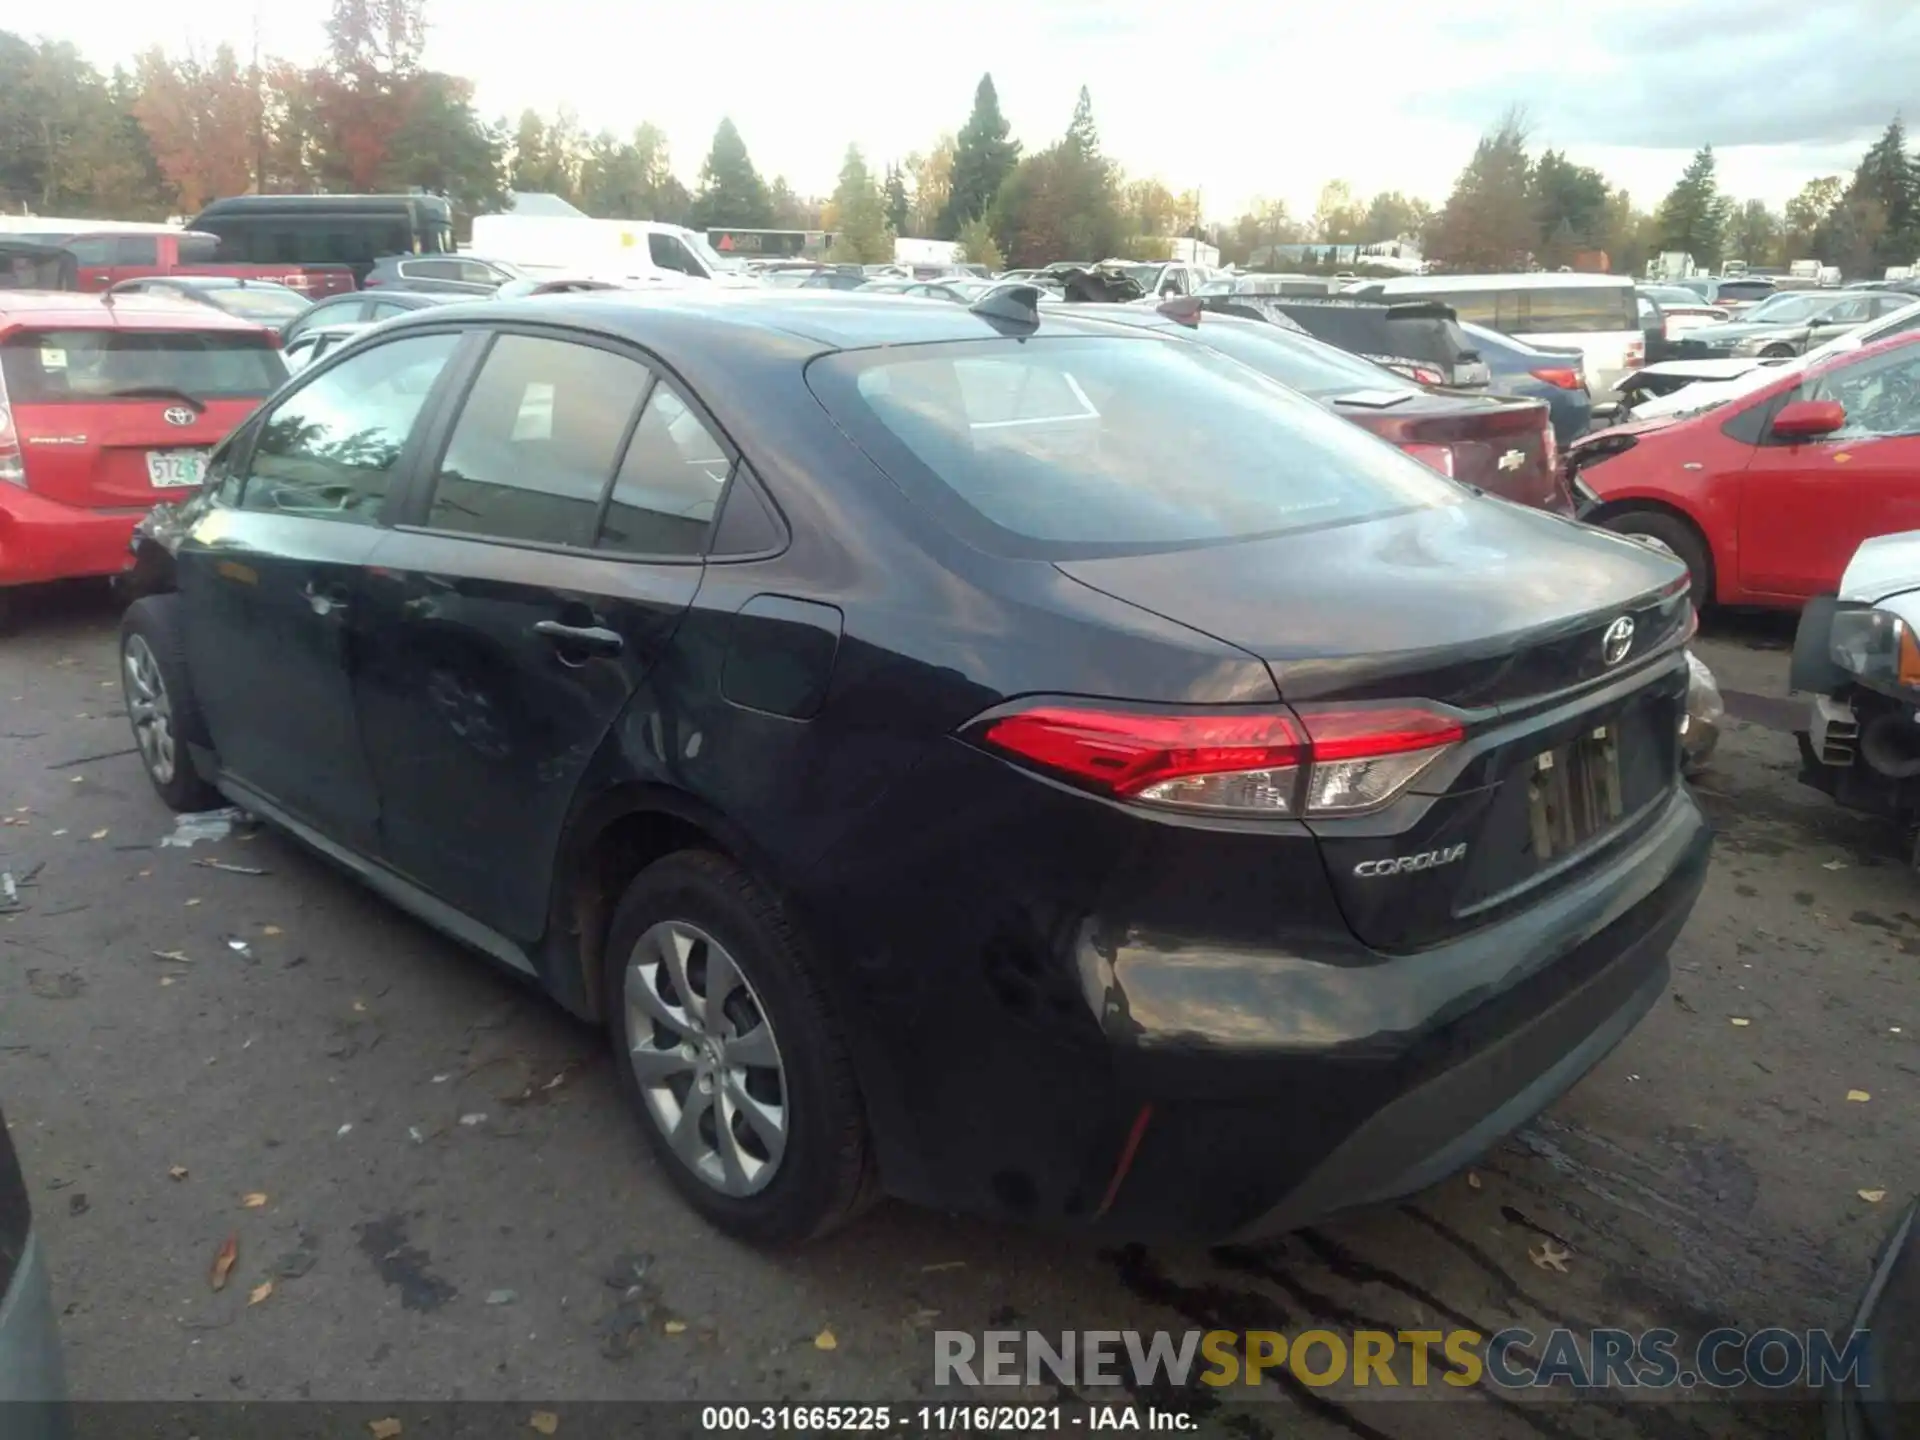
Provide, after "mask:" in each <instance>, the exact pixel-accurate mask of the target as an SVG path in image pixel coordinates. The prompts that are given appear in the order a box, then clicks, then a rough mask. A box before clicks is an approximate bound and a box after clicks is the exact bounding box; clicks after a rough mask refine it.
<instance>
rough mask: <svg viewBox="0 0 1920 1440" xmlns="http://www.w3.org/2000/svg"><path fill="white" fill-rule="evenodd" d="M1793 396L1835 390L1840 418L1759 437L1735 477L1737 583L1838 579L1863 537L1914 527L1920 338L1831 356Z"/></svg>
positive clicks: (1814, 591) (1783, 593) (1827, 394)
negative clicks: (1794, 433) (1831, 425)
mask: <svg viewBox="0 0 1920 1440" xmlns="http://www.w3.org/2000/svg"><path fill="white" fill-rule="evenodd" d="M1788 398H1789V401H1792V400H1837V401H1838V402H1839V403H1840V404H1841V405H1842V406H1843V407H1844V408H1845V410H1846V412H1847V420H1846V424H1845V425H1844V426H1842V427H1841V429H1840V430H1838V431H1837V432H1835V433H1834V434H1832V435H1828V436H1823V437H1821V438H1819V439H1816V440H1802V441H1787V440H1779V439H1772V438H1763V439H1762V441H1761V443H1760V445H1759V446H1758V447H1757V448H1756V449H1755V450H1754V452H1753V459H1752V461H1751V462H1750V463H1749V465H1748V467H1747V472H1746V475H1745V476H1744V477H1743V480H1742V484H1741V487H1740V548H1739V556H1740V561H1739V563H1740V580H1741V588H1742V589H1743V590H1745V591H1746V592H1747V593H1749V594H1751V595H1754V596H1756V597H1760V596H1774V597H1800V598H1804V597H1807V596H1812V595H1820V594H1825V593H1828V592H1830V591H1833V590H1834V589H1836V588H1837V587H1838V585H1839V583H1840V576H1841V574H1842V572H1843V571H1845V569H1846V568H1847V562H1848V561H1849V560H1851V559H1852V558H1853V552H1854V551H1855V550H1856V549H1858V548H1859V545H1860V542H1861V541H1862V540H1865V539H1867V538H1869V537H1871V536H1874V535H1888V534H1892V533H1895V532H1897V531H1903V530H1920V344H1914V345H1902V346H1899V347H1898V348H1897V349H1894V350H1892V351H1890V352H1888V353H1886V354H1882V355H1873V356H1868V357H1866V358H1864V359H1857V360H1849V361H1842V362H1838V363H1835V364H1834V365H1832V366H1831V367H1829V368H1827V369H1825V370H1823V371H1821V372H1820V373H1819V374H1818V375H1816V376H1814V377H1813V378H1812V379H1811V380H1808V381H1806V382H1804V383H1802V384H1801V385H1800V387H1799V388H1798V389H1797V390H1795V391H1794V392H1793V394H1792V395H1791V396H1790V397H1788Z"/></svg>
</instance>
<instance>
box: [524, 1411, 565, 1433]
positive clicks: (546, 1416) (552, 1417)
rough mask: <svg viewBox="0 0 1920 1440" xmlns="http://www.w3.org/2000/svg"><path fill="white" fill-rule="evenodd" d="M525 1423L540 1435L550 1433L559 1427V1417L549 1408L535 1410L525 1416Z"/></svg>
mask: <svg viewBox="0 0 1920 1440" xmlns="http://www.w3.org/2000/svg"><path fill="white" fill-rule="evenodd" d="M527 1424H529V1425H531V1426H532V1427H533V1428H534V1429H536V1430H538V1431H539V1432H540V1433H541V1434H542V1435H551V1434H553V1432H554V1431H556V1430H558V1429H559V1428H560V1417H559V1416H558V1415H556V1414H554V1413H553V1411H551V1410H536V1411H534V1412H533V1414H532V1415H530V1416H528V1417H527Z"/></svg>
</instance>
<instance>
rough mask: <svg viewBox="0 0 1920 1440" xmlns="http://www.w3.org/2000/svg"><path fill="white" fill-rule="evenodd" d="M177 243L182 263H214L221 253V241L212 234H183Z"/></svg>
mask: <svg viewBox="0 0 1920 1440" xmlns="http://www.w3.org/2000/svg"><path fill="white" fill-rule="evenodd" d="M175 243H176V244H177V245H178V246H179V255H180V263H181V264H182V265H212V264H214V263H215V262H216V261H217V259H218V258H219V255H220V241H219V240H218V239H217V238H215V237H214V236H212V235H182V236H180V237H178V239H177V240H176V241H175Z"/></svg>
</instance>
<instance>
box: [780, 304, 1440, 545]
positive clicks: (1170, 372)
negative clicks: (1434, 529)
mask: <svg viewBox="0 0 1920 1440" xmlns="http://www.w3.org/2000/svg"><path fill="white" fill-rule="evenodd" d="M807 378H808V383H809V384H810V385H812V387H813V389H814V392H815V394H817V395H818V396H819V398H820V401H821V403H822V404H823V405H825V406H826V408H827V411H828V413H829V414H831V415H832V416H833V417H834V419H835V420H836V421H837V422H838V423H839V424H840V426H841V427H842V428H843V429H845V430H846V431H847V432H848V433H849V434H850V435H851V436H852V437H853V438H854V440H855V441H856V443H858V444H859V445H860V446H861V447H862V448H863V449H865V450H866V451H867V453H868V454H869V455H871V456H872V457H873V458H874V460H875V461H876V462H877V463H878V464H879V465H880V467H881V468H882V469H883V470H886V471H887V472H888V473H889V474H891V475H892V476H893V478H894V480H895V482H896V483H898V484H899V485H900V486H901V488H902V489H904V490H905V491H906V492H907V493H908V494H909V495H911V496H913V497H914V498H915V499H916V500H918V501H920V502H921V503H922V504H924V505H926V506H927V507H928V508H929V509H931V510H933V511H935V512H936V513H937V514H938V515H939V516H940V517H941V518H942V520H943V521H944V522H945V523H946V524H948V525H949V527H950V528H952V529H953V530H955V532H956V533H958V534H959V535H960V536H961V537H962V538H963V539H966V540H967V541H968V542H969V543H972V544H975V545H978V546H979V547H980V548H983V549H987V550H991V551H995V552H997V553H1000V554H1009V555H1015V556H1022V557H1033V558H1045V559H1066V558H1069V557H1073V556H1084V555H1103V554H1120V553H1127V552H1141V551H1151V550H1168V549H1178V548H1182V547H1188V546H1196V545H1206V544H1217V543H1223V542H1227V541H1235V540H1247V539H1253V538H1255V537H1258V536H1265V535H1278V534H1284V533H1287V532H1290V531H1297V530H1307V529H1315V528H1320V527H1324V526H1328V525H1339V524H1345V523H1350V522H1352V521H1357V520H1366V519H1371V518H1373V517H1376V516H1380V515H1385V514H1389V513H1392V512H1395V511H1399V510H1405V509H1409V508H1415V507H1425V506H1434V505H1443V504H1449V503H1453V502H1455V501H1457V500H1458V499H1459V498H1460V496H1461V495H1462V493H1463V492H1461V491H1460V490H1459V489H1458V488H1457V487H1455V486H1454V485H1453V484H1452V482H1450V481H1448V480H1445V479H1443V478H1441V477H1440V476H1439V475H1437V474H1436V473H1435V472H1434V471H1432V470H1429V469H1427V468H1426V467H1425V466H1423V465H1421V464H1419V463H1418V462H1416V461H1413V460H1410V459H1408V458H1406V457H1405V456H1404V455H1402V454H1401V453H1400V452H1399V451H1397V450H1395V449H1394V448H1393V447H1392V446H1390V445H1387V444H1385V443H1383V442H1382V441H1379V440H1376V439H1374V438H1373V437H1372V436H1371V435H1369V434H1368V433H1367V432H1366V431H1364V430H1362V429H1360V428H1359V427H1358V426H1355V425H1351V424H1349V423H1348V422H1347V421H1345V420H1340V419H1337V418H1335V417H1334V416H1333V415H1331V414H1329V413H1328V412H1327V411H1325V410H1322V409H1321V408H1320V407H1319V406H1317V405H1315V404H1313V403H1312V402H1311V401H1309V400H1305V399H1302V398H1301V397H1300V396H1298V395H1296V394H1294V393H1293V392H1292V391H1290V390H1287V389H1284V388H1283V387H1281V386H1279V385H1277V384H1275V383H1274V382H1272V381H1271V380H1268V379H1266V378H1265V377H1264V376H1261V375H1258V374H1255V373H1254V372H1253V371H1252V370H1250V369H1248V368H1247V367H1246V366H1244V365H1241V364H1239V363H1238V362H1235V361H1232V360H1228V359H1225V358H1223V357H1221V356H1219V355H1216V354H1213V353H1212V352H1210V351H1208V350H1207V349H1205V348H1204V347H1202V346H1199V345H1193V344H1190V343H1188V342H1186V341H1182V340H1160V339H1156V338H1153V337H1150V336H1141V337H1139V338H1133V337H1118V336H1116V337H1113V338H1091V337H1088V338H1079V337H1071V338H1070V337H1062V338H1058V339H1034V340H1027V341H1017V340H983V341H973V342H963V343H959V344H950V345H929V346H913V347H894V348H889V349H884V350H863V351H849V352H842V353H839V354H836V355H829V356H825V357H823V358H821V359H819V360H817V361H815V362H814V363H813V364H812V365H811V366H810V367H809V368H808V371H807Z"/></svg>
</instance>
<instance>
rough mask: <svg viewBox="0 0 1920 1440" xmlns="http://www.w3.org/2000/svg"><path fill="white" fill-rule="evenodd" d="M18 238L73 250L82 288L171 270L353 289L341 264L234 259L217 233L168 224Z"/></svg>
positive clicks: (326, 291) (310, 288)
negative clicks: (223, 248)
mask: <svg viewBox="0 0 1920 1440" xmlns="http://www.w3.org/2000/svg"><path fill="white" fill-rule="evenodd" d="M17 238H20V239H35V240H38V241H39V242H40V243H42V244H47V245H58V246H60V248H61V249H63V250H65V251H67V253H68V254H70V255H72V256H73V258H74V264H75V267H76V278H77V280H78V288H80V289H82V290H111V289H112V288H113V287H114V286H116V285H118V284H120V283H121V282H122V281H126V280H144V279H153V278H157V277H160V276H171V275H181V276H185V275H201V276H217V277H224V278H226V279H229V280H237V279H246V280H260V281H272V282H274V283H275V284H280V285H285V286H287V287H288V288H289V289H293V290H298V291H299V292H300V293H301V294H302V295H305V296H307V297H308V298H309V299H317V298H319V297H320V296H322V295H334V294H338V293H339V292H341V291H343V290H351V289H353V272H352V271H351V270H349V269H348V268H347V267H346V266H344V265H301V264H297V263H291V262H288V261H286V260H285V259H280V258H276V259H273V260H270V261H267V262H262V263H258V264H255V263H248V262H243V261H237V260H235V259H233V258H232V257H231V256H223V255H221V253H220V242H219V240H218V239H217V238H216V237H214V236H212V235H208V234H204V233H202V232H199V231H194V230H179V229H175V228H173V227H172V226H167V225H149V226H135V225H131V224H126V225H118V226H115V227H114V228H113V229H111V230H73V229H71V228H67V227H55V228H51V229H48V230H41V231H29V232H22V233H21V234H20V235H19V236H18V237H17Z"/></svg>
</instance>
